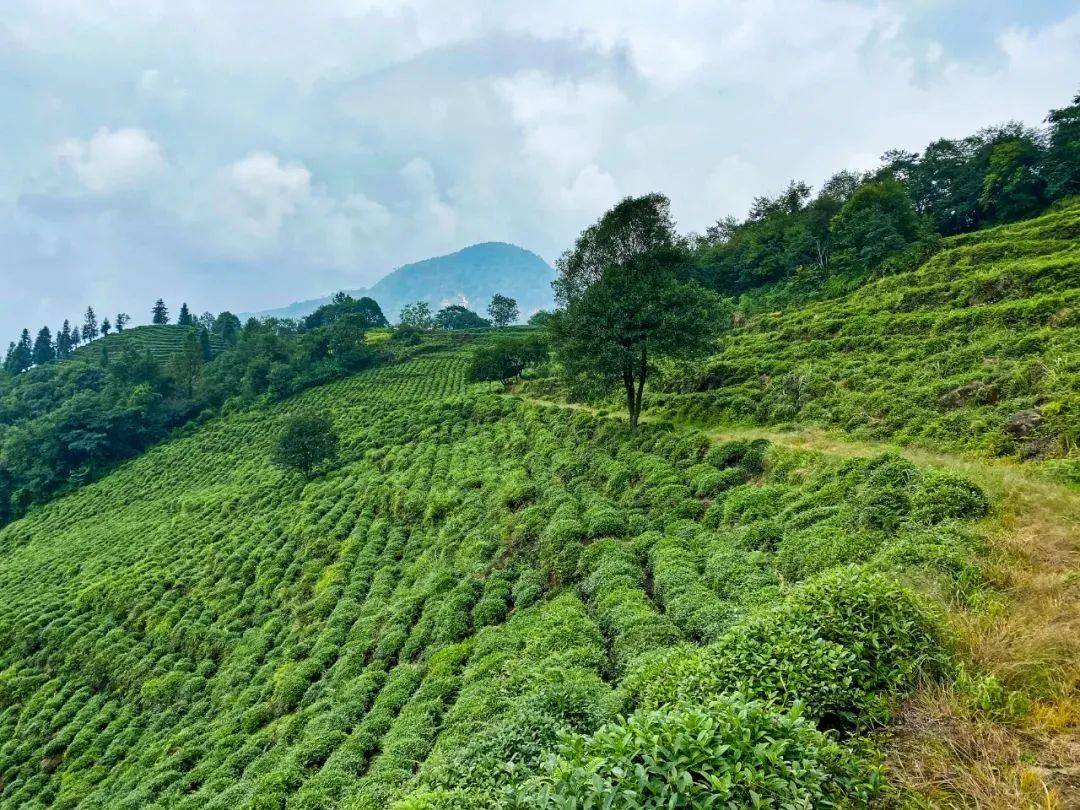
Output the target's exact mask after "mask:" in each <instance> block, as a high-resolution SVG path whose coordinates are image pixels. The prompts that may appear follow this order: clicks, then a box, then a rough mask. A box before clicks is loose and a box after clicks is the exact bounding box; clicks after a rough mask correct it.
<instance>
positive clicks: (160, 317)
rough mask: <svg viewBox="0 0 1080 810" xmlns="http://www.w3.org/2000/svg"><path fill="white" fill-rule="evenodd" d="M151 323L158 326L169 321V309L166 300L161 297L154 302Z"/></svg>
mask: <svg viewBox="0 0 1080 810" xmlns="http://www.w3.org/2000/svg"><path fill="white" fill-rule="evenodd" d="M150 316H151V317H150V323H153V324H156V325H157V326H164V325H165V324H167V323H168V322H169V310H168V309H167V308H166V306H165V301H164V300H162V299H161V298H159V299H158V300H157V301H155V302H154V308H153V309H151V310H150Z"/></svg>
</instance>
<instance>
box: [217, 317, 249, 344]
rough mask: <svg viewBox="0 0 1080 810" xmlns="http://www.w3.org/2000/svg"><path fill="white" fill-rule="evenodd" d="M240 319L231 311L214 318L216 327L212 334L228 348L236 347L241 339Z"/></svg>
mask: <svg viewBox="0 0 1080 810" xmlns="http://www.w3.org/2000/svg"><path fill="white" fill-rule="evenodd" d="M241 328H242V327H241V326H240V319H239V318H237V317H236V316H235V315H233V314H232V313H231V312H229V311H227V310H226V311H225V312H222V313H221V314H220V315H218V316H217V317H216V318H214V325H213V327H212V328H211V329H210V334H212V335H213V336H214V337H216V338H218V339H219V340H221V342H222V343H224V344H225V345H226V346H235V345H236V341H238V340H239V339H240V330H241Z"/></svg>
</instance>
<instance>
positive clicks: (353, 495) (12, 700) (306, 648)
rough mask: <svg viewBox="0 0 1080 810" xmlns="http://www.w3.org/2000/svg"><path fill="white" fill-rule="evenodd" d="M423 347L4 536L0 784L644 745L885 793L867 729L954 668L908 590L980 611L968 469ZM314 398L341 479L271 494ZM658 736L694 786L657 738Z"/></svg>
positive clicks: (182, 798)
mask: <svg viewBox="0 0 1080 810" xmlns="http://www.w3.org/2000/svg"><path fill="white" fill-rule="evenodd" d="M245 331H246V330H245ZM263 338H267V335H266V333H263ZM488 339H489V338H477V339H474V340H478V341H479V343H478V344H477V345H480V346H482V345H483V343H484V341H486V340H488ZM245 342H246V340H245ZM427 349H428V350H427V352H425V353H424V354H422V355H420V356H419V357H418V358H417V359H415V360H412V361H409V362H406V363H402V364H395V365H391V366H385V367H382V368H377V369H374V370H370V371H365V372H362V373H361V374H358V375H355V376H352V377H350V378H348V379H346V380H344V381H341V382H335V383H331V384H329V385H324V386H321V387H319V388H316V389H314V390H312V391H309V392H307V393H302V394H299V395H297V396H294V397H291V398H289V399H287V400H285V401H283V402H281V403H279V404H273V405H267V406H265V407H264V408H263V409H262V410H261V411H260V412H259V413H257V414H256V413H252V412H248V411H243V410H237V411H234V412H232V413H229V414H226V415H225V416H223V417H221V418H219V419H215V420H213V421H210V422H208V423H206V424H205V425H203V426H201V427H198V428H197V429H194V430H192V431H191V432H190V433H189V434H188V435H185V436H183V437H180V438H176V439H174V440H173V441H170V442H168V443H166V444H163V445H161V446H160V447H158V448H156V449H154V450H151V451H150V452H148V453H147V454H145V455H144V456H143V457H141V458H138V459H135V460H134V461H132V462H129V463H128V464H126V465H124V466H122V467H121V468H119V469H118V470H116V471H114V472H113V473H111V474H110V475H109V476H107V477H106V478H104V479H103V480H102V481H100V482H98V483H96V484H92V485H88V486H85V487H82V488H80V489H78V490H76V491H74V492H72V493H70V494H69V495H66V496H65V497H63V498H60V499H57V500H55V501H53V502H52V503H50V504H47V505H45V506H43V507H40V508H38V509H36V510H35V511H34V512H33V513H31V514H30V515H28V516H27V517H25V518H23V519H22V520H19V521H16V522H14V523H12V524H11V525H9V526H8V527H7V528H6V529H4V530H2V531H0V551H2V554H0V592H2V593H3V594H4V599H5V607H6V610H5V612H4V614H3V618H2V619H0V639H2V640H3V644H2V645H0V650H2V653H0V655H2V657H0V673H2V675H0V685H2V686H0V739H3V740H4V741H5V742H4V743H2V744H0V780H2V781H0V784H2V785H3V787H2V788H0V791H2V792H0V801H3V802H4V803H6V804H11V805H19V804H26V803H32V802H35V801H36V802H50V803H53V804H56V805H57V806H69V805H74V804H77V803H79V802H87V803H90V804H94V803H107V804H112V805H115V806H120V807H123V806H132V807H134V806H140V807H142V806H148V805H154V804H160V805H172V806H180V807H184V806H192V807H195V806H199V807H202V806H209V807H232V806H235V805H237V804H239V805H242V806H255V805H259V806H266V805H274V804H284V803H286V802H287V803H288V804H289V805H290V806H299V807H333V806H342V807H385V806H388V805H389V804H391V803H392V802H393V801H395V800H401V801H402V803H403V805H402V806H425V807H430V806H447V807H449V806H454V807H457V806H477V807H480V806H484V807H487V806H492V805H493V804H498V803H500V802H506V803H508V804H512V803H513V802H518V801H520V802H526V800H527V801H528V802H535V801H539V800H540V799H537V797H547V800H548V801H549V804H550V806H564V804H560V802H565V800H568V799H567V797H570V796H574V797H578V798H579V799H583V798H584V797H586V796H593V797H594V798H595V800H596V801H598V802H599V801H601V800H602V797H604V796H609V795H615V794H616V793H617V792H618V791H619V790H620V789H621V788H623V787H625V783H624V782H622V781H620V780H624V779H627V778H631V777H628V776H627V775H626V771H625V768H624V766H625V765H626V763H633V762H644V761H648V762H653V763H656V764H655V766H650V769H647V770H646V772H645V773H644V774H643V775H642V776H640V777H633V778H635V779H637V778H640V779H643V780H644V781H643V783H642V785H641V789H642V790H644V791H646V792H647V793H648V792H651V793H652V794H653V795H655V796H671V795H672V792H673V791H675V792H676V793H677V792H678V791H680V790H683V789H684V788H686V789H690V790H692V791H704V790H709V789H715V790H717V791H721V794H720V795H729V796H730V797H731V800H732V801H735V802H736V803H738V802H740V801H743V800H744V799H745V797H747V796H750V795H751V793H753V794H755V795H759V796H769V797H772V798H770V799H769V800H770V801H774V800H775V801H779V797H789V798H790V799H791V800H792V801H803V802H804V803H806V802H809V803H811V804H812V803H815V802H821V801H825V800H826V799H827V800H830V801H832V800H835V801H837V802H840V803H842V802H843V801H848V802H852V801H854V802H859V801H862V798H863V797H865V796H869V795H874V794H877V793H878V792H880V791H881V790H883V783H882V779H881V776H880V768H879V766H878V764H877V763H876V760H875V757H874V756H873V755H872V754H871V753H870V752H868V751H867V750H866V748H865V745H864V744H863V743H862V742H860V740H861V739H862V737H861V736H860V735H861V734H862V729H864V728H872V727H875V726H877V725H879V724H880V723H883V722H885V721H886V720H887V719H888V718H889V717H890V716H891V709H892V707H893V706H895V705H896V704H895V701H896V699H897V698H898V697H900V696H901V695H903V694H906V693H908V692H909V691H910V690H911V689H912V688H913V687H914V685H915V684H916V683H918V682H920V680H921V679H923V678H941V677H946V673H947V672H948V671H949V667H950V661H951V655H950V652H949V649H950V647H949V642H948V641H947V639H946V638H945V636H944V635H943V632H942V629H941V624H940V620H939V619H938V617H937V614H936V612H935V611H934V610H933V609H930V608H929V607H927V606H926V602H925V598H923V597H917V596H915V595H914V593H912V592H911V591H910V590H909V589H908V588H905V587H902V586H899V585H897V584H895V581H894V580H893V579H892V577H894V576H898V575H899V576H904V577H912V576H915V577H916V578H917V579H919V580H926V579H927V578H928V579H930V580H933V581H935V582H937V583H939V585H938V586H937V587H938V592H939V593H942V594H950V595H951V596H949V598H950V599H957V600H961V601H963V602H965V603H968V602H971V601H972V600H974V599H975V598H976V595H977V594H978V592H979V590H980V588H982V587H984V585H983V580H982V578H981V575H980V567H979V562H978V560H979V548H980V544H979V540H978V538H977V536H976V535H975V534H974V533H973V532H972V531H971V530H970V528H968V523H969V521H970V520H971V519H973V518H976V517H978V516H979V515H980V514H982V513H983V512H984V511H985V509H986V502H985V499H983V498H981V497H980V493H979V491H978V490H977V489H976V488H973V487H971V486H970V485H968V484H966V483H965V482H963V481H956V482H954V481H952V479H949V481H948V482H947V485H948V486H952V487H961V488H964V491H966V492H970V493H971V496H970V498H969V500H968V501H963V502H962V503H963V504H964V505H963V506H962V507H959V506H957V505H956V504H957V503H960V502H957V501H955V500H954V499H949V498H945V499H942V498H940V497H938V496H937V495H936V494H935V493H937V492H939V491H940V488H941V487H942V486H943V485H946V484H943V483H942V482H941V481H939V479H938V478H937V477H935V476H932V475H928V474H925V473H922V472H921V471H920V470H919V469H918V468H916V467H914V465H911V464H909V463H908V462H905V461H903V460H901V459H899V458H896V457H883V458H878V459H872V460H853V461H849V462H845V463H842V464H837V463H834V462H829V461H827V460H826V459H824V458H821V457H814V456H808V455H806V454H800V455H797V456H793V455H791V454H789V453H787V452H785V451H781V450H779V449H777V448H774V447H770V446H768V445H767V444H766V443H762V442H735V443H728V444H723V445H712V444H711V443H710V442H709V441H708V440H707V439H706V438H705V437H704V436H703V435H701V434H698V433H695V432H692V431H686V430H676V429H672V428H671V427H667V426H662V425H655V424H650V423H643V424H642V425H641V428H640V431H639V434H638V435H637V436H636V437H634V438H631V437H630V436H629V435H628V434H627V433H626V432H625V430H624V429H623V428H620V427H619V425H618V423H617V422H615V421H612V420H608V419H604V418H603V417H597V416H591V415H588V414H585V413H581V412H575V411H573V410H569V409H560V408H552V407H546V406H538V405H530V404H526V403H523V402H521V401H519V400H515V399H508V398H505V397H501V396H499V395H496V394H491V393H486V389H483V388H473V389H469V388H467V387H466V384H465V372H466V370H467V367H468V365H469V362H470V358H471V355H472V349H471V348H470V347H469V346H467V345H466V346H465V347H464V348H462V349H456V348H453V347H452V346H451V347H448V348H446V349H442V350H439V349H438V344H428V346H427ZM432 352H434V353H432ZM226 356H228V353H226V354H224V355H222V357H226ZM324 415H325V417H326V418H328V419H329V420H330V421H331V422H332V424H333V429H334V430H335V431H336V432H337V433H338V434H339V435H340V436H341V437H342V438H341V443H340V449H339V453H338V457H337V460H336V461H335V463H334V467H333V469H332V470H331V471H329V472H328V473H327V474H326V475H325V476H323V477H321V478H317V479H313V480H310V481H309V482H308V483H306V484H304V485H303V486H302V487H301V488H297V486H295V485H289V484H285V481H284V480H283V479H282V477H281V475H282V474H281V473H280V472H278V471H277V469H276V468H275V467H274V466H273V465H271V464H270V463H269V458H270V456H271V454H272V453H271V451H272V450H273V445H274V443H275V441H276V437H277V436H278V435H280V431H281V430H282V429H283V428H284V427H285V426H287V425H297V424H305V423H306V424H308V425H313V424H314V423H313V422H312V421H311V418H312V417H315V418H316V419H318V418H319V417H321V416H324ZM304 420H307V421H306V422H305V421H304ZM319 432H320V433H323V432H325V424H323V425H321V426H320V427H319ZM310 433H311V434H313V433H314V431H310ZM851 566H854V567H851ZM915 572H918V573H917V574H916V573H915ZM871 651H873V652H871ZM673 656H674V657H673ZM717 656H719V657H721V658H722V659H723V660H724V661H725V662H727V664H726V665H725V666H724V667H715V666H711V665H710V666H706V667H704V668H702V667H700V666H699V664H698V662H699V661H704V662H712V661H714V660H715V659H716V657H717ZM763 660H769V661H773V662H775V663H774V665H775V664H779V665H780V666H782V667H786V668H787V669H788V670H789V671H790V672H791V673H801V674H802V676H803V677H802V678H787V677H785V676H783V675H781V674H780V673H781V672H783V671H784V670H778V671H777V676H776V677H777V680H776V681H766V680H762V679H761V678H760V677H759V676H758V675H756V674H752V673H757V672H758V671H759V669H758V668H759V667H760V661H763ZM806 661H813V662H815V663H814V665H813V666H814V668H813V669H810V668H808V667H807V666H806V664H805V662H806ZM699 672H702V673H703V674H704V675H708V676H709V677H703V676H702V675H692V674H690V673H699ZM717 673H719V674H720V675H721V676H722V677H720V678H719V679H717V678H715V677H713V676H714V675H715V674H717ZM852 677H855V678H856V680H855V681H854V682H853V681H852V680H851V678H852ZM691 693H692V699H688V700H684V699H683V697H682V695H683V694H686V696H687V698H690V695H691ZM667 694H671V695H673V696H674V699H673V700H669V699H666V698H665V699H661V698H660V696H661V695H667ZM796 705H799V706H802V707H803V709H802V712H803V714H802V716H801V718H800V717H797V716H796V714H795V713H793V711H794V710H795V707H796ZM620 713H621V714H622V718H623V719H619V718H620ZM838 725H842V726H843V727H844V728H845V729H846V730H845V731H844V732H843V735H842V736H837V733H836V732H835V731H829V729H835V728H837V727H838ZM658 728H663V729H664V732H663V733H664V734H665V735H669V736H668V737H667V739H668V740H669V741H670V744H671V745H679V746H682V745H685V746H690V748H688V749H687V750H688V754H687V757H688V758H686V759H680V760H679V761H680V762H682V763H684V764H683V765H681V766H680V767H684V768H685V773H686V774H687V775H686V776H681V775H674V776H673V774H672V771H670V769H668V768H667V767H666V766H664V765H663V764H662V761H660V760H657V759H656V755H655V753H650V752H651V751H654V748H653V747H654V746H656V745H659V743H658V742H657V741H656V738H655V734H654V731H653V729H658ZM566 734H569V735H571V736H570V737H566V736H565V735H566ZM574 735H577V736H574ZM706 735H711V737H710V736H706ZM703 740H711V741H712V742H708V743H706V742H702V741H703ZM755 740H757V741H759V742H760V744H759V742H753V741H755ZM695 741H696V742H695ZM743 741H747V742H743ZM766 741H769V742H767V743H766ZM713 742H715V743H716V744H717V745H721V744H722V745H733V746H745V748H740V749H738V750H741V751H743V752H744V753H743V754H741V755H740V756H744V757H745V759H744V760H739V761H742V762H744V763H745V764H744V765H738V766H736V765H735V764H734V763H735V761H736V760H733V759H732V758H730V757H728V756H726V755H722V754H720V753H718V752H719V751H720V750H721V749H719V748H717V747H715V746H714V745H713ZM762 745H765V746H766V747H764V748H763V747H762ZM665 750H667V749H666V748H665ZM690 752H692V753H690ZM552 756H554V757H555V759H551V757H552ZM43 762H44V763H45V764H44V765H43V764H42V763H43ZM594 777H595V778H594ZM598 779H599V781H598ZM673 780H674V781H673ZM684 780H689V782H685V781H684ZM687 785H689V786H690V787H689V788H687ZM708 786H712V787H711V788H710V787H708ZM620 795H621V794H620ZM680 795H682V794H680ZM408 797H411V798H408ZM528 797H531V798H528ZM614 806H629V805H618V804H616V805H614Z"/></svg>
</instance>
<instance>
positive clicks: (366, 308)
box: [304, 292, 389, 329]
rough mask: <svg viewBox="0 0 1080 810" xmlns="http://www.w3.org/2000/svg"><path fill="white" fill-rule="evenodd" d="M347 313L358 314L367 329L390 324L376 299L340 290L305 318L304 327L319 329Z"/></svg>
mask: <svg viewBox="0 0 1080 810" xmlns="http://www.w3.org/2000/svg"><path fill="white" fill-rule="evenodd" d="M346 315H356V316H358V317H359V318H361V320H362V321H363V322H364V324H365V328H366V329H376V328H378V327H382V326H388V325H389V322H388V321H387V320H386V316H385V315H383V311H382V309H381V308H380V307H379V305H378V303H376V302H375V300H374V299H372V298H368V297H367V296H365V297H363V298H361V299H359V300H357V299H355V298H353V297H352V296H351V295H349V294H348V293H345V292H338V293H334V296H333V297H332V298H331V299H330V303H329V304H323V305H322V306H321V307H319V308H318V309H317V310H315V311H314V312H312V313H311V314H310V315H308V316H307V317H305V318H304V327H305V328H307V329H317V328H318V327H320V326H329V325H330V324H332V323H333V322H334V321H336V320H338V319H339V318H343V317H345V316H346Z"/></svg>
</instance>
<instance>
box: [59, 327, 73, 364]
mask: <svg viewBox="0 0 1080 810" xmlns="http://www.w3.org/2000/svg"><path fill="white" fill-rule="evenodd" d="M56 356H57V357H59V358H60V359H61V360H62V359H64V358H65V357H70V356H71V324H70V323H68V321H67V320H65V321H64V325H63V327H62V328H61V329H60V331H59V332H57V333H56Z"/></svg>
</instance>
